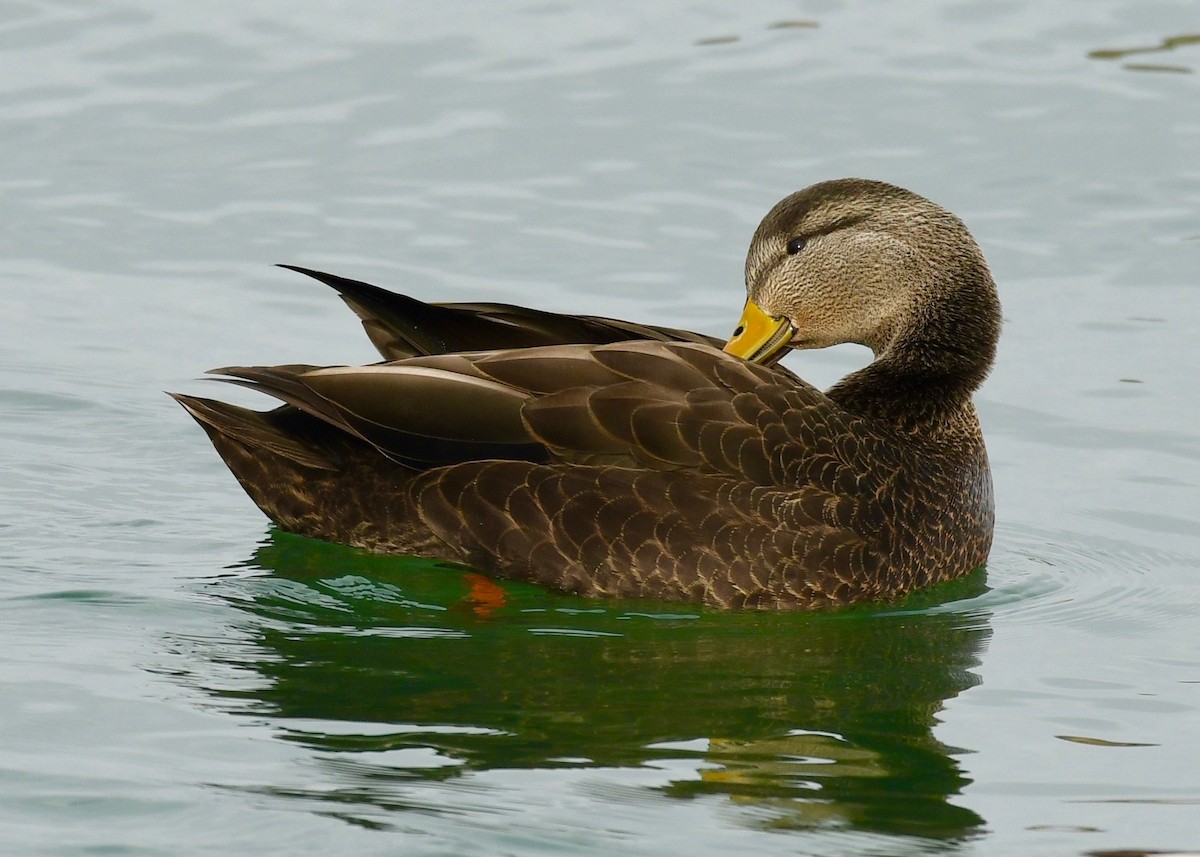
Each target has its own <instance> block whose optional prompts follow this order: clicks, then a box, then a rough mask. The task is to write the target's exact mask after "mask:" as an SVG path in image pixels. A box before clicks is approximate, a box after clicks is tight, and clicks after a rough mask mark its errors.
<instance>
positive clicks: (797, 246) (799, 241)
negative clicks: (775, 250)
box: [787, 235, 807, 256]
mask: <svg viewBox="0 0 1200 857" xmlns="http://www.w3.org/2000/svg"><path fill="white" fill-rule="evenodd" d="M806 243H807V242H806V241H805V239H804V236H802V235H797V236H796V237H795V238H793V239H792V240H791V241H789V242H788V243H787V254H788V255H789V256H795V255H796V254H797V253H799V252H800V251H801V250H803V249H804V245H805V244H806Z"/></svg>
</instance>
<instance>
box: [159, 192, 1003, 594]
mask: <svg viewBox="0 0 1200 857" xmlns="http://www.w3.org/2000/svg"><path fill="white" fill-rule="evenodd" d="M293 270H297V271H300V272H301V273H305V274H308V275H309V276H312V277H314V278H316V279H317V280H320V281H321V282H323V283H326V284H327V285H329V286H332V287H333V288H334V289H336V290H338V292H340V293H341V296H342V298H343V299H344V300H345V301H346V303H347V304H349V306H350V308H351V309H353V310H354V312H355V313H357V315H358V316H359V317H360V318H361V319H362V323H363V326H364V328H365V329H366V332H367V334H368V336H369V337H370V339H371V341H372V342H373V343H374V344H375V346H376V348H377V349H378V350H379V351H380V353H381V354H382V356H383V358H384V361H385V362H382V363H376V364H373V365H369V366H359V367H348V366H334V367H316V366H304V365H287V366H270V367H263V366H255V367H227V368H224V369H216V370H213V373H214V374H217V375H221V376H223V378H224V379H225V380H229V381H231V382H233V383H238V384H243V385H246V386H249V387H252V388H254V389H257V390H260V391H262V392H264V393H267V394H269V395H271V396H274V397H275V398H277V399H279V400H281V401H282V402H283V403H284V404H283V405H282V406H280V407H278V408H276V409H275V410H272V411H268V412H258V411H253V410H247V409H245V408H241V407H236V406H233V405H229V404H226V403H223V402H218V401H213V400H211V399H202V398H197V397H194V396H185V395H178V394H176V395H175V398H176V399H177V400H178V401H179V402H180V403H181V404H182V405H183V406H184V407H185V408H186V409H187V410H188V412H189V413H190V414H191V415H192V416H193V417H194V418H195V419H196V420H197V422H199V423H200V425H201V426H202V427H203V428H204V430H205V431H206V432H207V433H208V436H209V438H210V439H211V440H212V442H213V444H214V445H215V447H216V449H217V452H218V453H219V454H220V455H221V457H222V458H223V459H224V460H225V463H226V464H227V465H228V466H229V468H230V470H232V471H233V474H234V476H236V477H237V479H238V481H239V482H240V483H241V485H242V487H243V488H244V489H245V490H246V492H247V493H248V494H249V495H250V497H251V498H253V500H254V502H255V503H257V504H258V506H259V507H260V508H261V509H262V510H263V511H264V512H265V513H266V514H267V516H268V517H270V518H271V519H272V520H273V521H275V522H276V523H277V524H278V525H279V526H280V527H282V528H283V529H285V530H289V531H292V532H296V533H300V534H302V535H306V536H312V537H315V538H320V539H327V540H330V541H335V542H341V543H345V544H349V545H354V546H358V547H361V548H366V549H368V550H372V551H379V552H386V553H399V554H410V555H419V556H427V557H432V558H436V559H441V560H448V561H453V562H458V563H463V564H466V565H468V566H471V567H473V568H475V569H477V570H479V571H482V572H484V573H486V574H488V575H491V576H493V577H496V578H501V579H511V580H522V581H528V582H532V583H537V584H541V585H544V586H548V587H552V588H554V589H559V590H564V591H567V592H572V593H578V594H581V595H586V596H601V597H638V598H658V599H670V600H678V601H689V602H697V603H704V604H708V605H712V606H717V607H755V608H771V609H788V608H791V609H796V608H800V609H807V608H818V607H826V606H835V605H843V604H849V603H852V602H860V601H867V600H892V599H895V598H897V597H900V596H902V595H904V594H907V593H909V592H911V591H912V590H914V589H916V588H918V587H922V586H927V585H930V584H933V583H936V582H940V581H944V580H948V579H950V578H954V577H957V576H960V575H962V574H965V573H967V572H968V571H970V570H972V569H974V568H976V567H978V566H980V565H981V564H983V562H984V561H985V560H986V558H987V555H988V551H989V549H990V546H991V541H992V527H993V503H992V483H991V475H990V471H989V469H988V461H987V453H986V451H985V449H984V443H983V436H982V434H981V431H980V426H979V420H978V418H977V416H976V412H975V408H974V405H973V404H972V400H971V397H972V393H973V392H974V390H975V389H976V388H977V387H978V386H979V385H980V383H981V382H982V381H983V379H984V377H985V376H986V375H987V373H988V371H989V369H990V367H991V365H992V361H993V357H994V354H995V349H996V341H997V337H998V335H999V329H1000V306H999V301H998V299H997V296H996V289H995V285H994V283H993V281H992V277H991V274H990V273H989V271H988V268H987V264H986V262H985V261H984V258H983V255H982V253H981V252H980V250H979V247H978V246H977V245H976V243H975V241H974V239H973V238H972V237H971V235H970V233H969V232H968V231H967V228H966V227H965V226H964V225H963V223H962V222H961V221H960V220H959V219H958V218H957V217H955V216H954V215H953V214H951V213H949V212H948V211H946V210H944V209H942V208H941V207H939V206H937V205H935V204H934V203H932V202H930V201H929V200H926V199H924V198H922V197H920V196H918V195H916V194H914V193H911V192H909V191H906V190H903V189H901V188H898V187H895V186H893V185H889V184H885V183H882V182H876V181H866V180H862V179H841V180H836V181H829V182H823V183H821V184H817V185H813V186H812V187H809V188H807V189H805V190H802V191H799V192H797V193H794V194H792V195H790V196H788V197H786V198H785V199H783V200H782V201H781V202H779V203H778V204H777V205H776V206H775V207H774V208H773V209H772V210H771V211H770V212H769V213H768V214H767V216H766V217H765V218H764V219H763V221H762V223H761V225H760V226H759V227H758V229H757V231H756V232H755V234H754V237H753V240H752V241H751V244H750V250H749V253H748V256H747V260H746V290H747V300H746V305H745V309H744V312H743V315H742V319H741V321H740V323H739V324H738V326H737V329H736V331H735V333H734V335H733V337H732V338H731V339H730V340H729V342H728V343H727V344H725V347H724V350H722V349H721V347H720V346H721V343H720V341H719V340H714V339H712V338H710V337H706V336H702V335H699V334H695V333H690V332H687V331H683V330H675V329H671V328H665V327H657V326H652V325H640V324H634V323H630V322H625V321H618V320H615V319H606V318H596V317H590V316H568V315H559V314H554V313H547V312H540V311H537V310H533V309H525V308H521V307H515V306H507V305H497V304H426V303H422V302H420V301H417V300H414V299H412V298H409V297H405V296H402V295H398V294H394V293H392V292H389V291H386V290H384V289H380V288H378V287H375V286H371V285H368V284H366V283H360V282H356V281H354V280H348V279H344V278H341V277H337V276H333V275H330V274H324V273H320V272H317V271H309V270H305V269H301V268H294V269H293ZM843 342H854V343H859V344H862V345H866V346H868V347H869V348H870V349H871V350H872V351H873V352H874V355H875V357H874V360H873V362H872V363H870V364H869V365H868V366H866V367H865V368H863V369H861V370H859V371H857V372H854V373H853V374H851V375H849V376H847V377H846V378H844V379H843V380H842V381H840V382H839V383H838V384H836V385H835V386H833V387H832V388H831V389H830V390H829V391H828V392H824V393H823V392H821V391H820V390H818V389H816V388H815V387H813V386H811V385H809V384H807V383H805V382H804V381H802V380H800V379H799V378H797V377H796V376H795V375H793V374H792V373H791V372H790V371H788V370H787V369H785V368H783V367H780V366H777V365H776V362H777V361H778V359H779V358H780V357H781V356H782V355H783V354H784V353H785V352H786V351H787V350H788V349H794V348H822V347H825V346H829V345H834V344H837V343H843Z"/></svg>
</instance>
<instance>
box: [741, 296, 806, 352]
mask: <svg viewBox="0 0 1200 857" xmlns="http://www.w3.org/2000/svg"><path fill="white" fill-rule="evenodd" d="M795 335H796V328H794V327H793V326H792V323H791V322H790V321H788V320H787V319H786V318H784V317H782V316H780V317H778V318H776V317H773V316H769V315H767V314H766V313H765V312H763V311H762V309H760V308H759V306H758V304H756V303H755V302H754V301H752V300H750V299H749V298H747V299H746V308H745V309H744V310H742V318H741V320H740V321H739V322H738V326H737V330H735V331H734V332H733V336H732V337H730V339H729V341H728V342H726V343H725V351H726V352H728V353H729V354H733V355H734V356H736V357H741V358H744V359H746V360H749V361H750V362H751V363H762V364H764V365H767V366H770V365H771V364H772V363H775V362H777V361H778V360H779V359H780V358H781V357H783V353H784V349H785V348H787V344H788V342H790V341H791V339H792V337H793V336H795Z"/></svg>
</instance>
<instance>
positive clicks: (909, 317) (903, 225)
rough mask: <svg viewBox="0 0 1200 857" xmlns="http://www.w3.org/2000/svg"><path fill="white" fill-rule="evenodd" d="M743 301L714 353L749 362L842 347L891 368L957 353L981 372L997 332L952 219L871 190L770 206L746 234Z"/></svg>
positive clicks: (993, 309)
mask: <svg viewBox="0 0 1200 857" xmlns="http://www.w3.org/2000/svg"><path fill="white" fill-rule="evenodd" d="M746 292H747V300H746V308H745V311H744V313H743V315H742V318H741V321H740V322H739V324H738V327H737V329H736V330H735V331H734V335H733V337H732V338H731V339H730V340H729V343H728V344H727V345H726V346H725V350H726V351H728V352H730V353H732V354H736V355H738V356H740V357H744V358H746V359H748V360H752V361H755V362H759V363H768V364H769V363H774V362H775V361H777V360H778V359H779V358H780V357H782V356H783V354H784V353H785V352H786V349H788V348H823V347H825V346H829V345H836V344H839V343H843V342H854V343H859V344H861V345H866V346H868V347H869V348H871V349H872V351H874V352H875V355H876V358H877V359H878V358H884V357H890V358H892V359H894V360H896V361H897V362H901V361H917V362H924V363H930V361H932V362H938V361H942V360H945V359H950V360H951V362H954V361H955V359H956V358H955V354H958V356H959V357H960V358H961V357H964V353H968V354H966V356H967V357H969V358H970V359H969V360H963V361H962V362H964V364H965V363H967V362H970V363H974V364H979V365H978V366H975V367H973V368H976V369H981V370H982V373H986V371H987V366H989V365H990V364H991V360H992V356H993V354H994V352H995V343H996V338H997V336H998V333H999V302H998V300H997V298H996V292H995V286H994V284H993V282H992V278H991V275H990V273H989V272H988V269H987V264H986V263H985V262H984V259H983V254H982V253H981V252H980V250H979V247H978V245H976V243H975V240H974V239H973V238H972V237H971V234H970V233H969V232H968V231H967V228H966V227H965V226H964V225H963V223H962V221H960V220H959V219H958V218H957V217H955V216H954V215H953V214H951V213H950V212H948V211H946V210H945V209H943V208H941V207H940V206H938V205H935V204H934V203H932V202H930V201H929V200H927V199H925V198H923V197H920V196H918V195H916V194H915V193H911V192H910V191H907V190H904V189H903V188H899V187H895V186H894V185H889V184H886V183H884V182H878V181H867V180H864V179H838V180H835V181H828V182H822V183H821V184H816V185H813V186H812V187H809V188H806V189H805V190H802V191H799V192H797V193H794V194H792V195H791V196H788V197H786V198H785V199H783V200H781V201H780V202H779V203H778V204H777V205H776V206H775V207H774V208H772V209H771V211H770V212H769V213H768V214H767V216H766V217H765V218H763V221H762V223H761V224H760V225H759V227H758V230H757V231H756V232H755V233H754V238H753V240H752V241H751V244H750V251H749V253H748V255H747V257H746ZM943 352H948V353H943ZM929 368H932V366H930V367H929ZM946 368H953V367H949V366H948V367H946ZM962 368H963V369H966V368H967V367H966V366H965V365H964V366H963V367H962ZM980 380H982V375H981V376H980Z"/></svg>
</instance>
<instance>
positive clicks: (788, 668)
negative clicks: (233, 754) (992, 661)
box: [205, 533, 990, 839]
mask: <svg viewBox="0 0 1200 857" xmlns="http://www.w3.org/2000/svg"><path fill="white" fill-rule="evenodd" d="M246 565H247V567H248V568H250V569H261V570H262V571H264V572H267V573H266V574H249V575H237V576H234V577H231V578H224V579H221V580H218V581H216V582H215V583H214V584H213V586H214V588H215V590H216V592H217V594H218V595H219V597H221V598H222V599H224V600H226V601H228V602H230V603H231V604H233V605H235V606H236V607H237V608H238V609H239V610H242V611H244V612H245V614H246V616H247V621H246V623H245V628H244V631H245V633H246V634H248V635H249V636H250V638H251V642H252V645H250V646H246V645H244V644H242V645H239V646H237V647H224V648H222V651H220V652H219V653H215V654H214V659H215V660H218V661H220V662H221V663H222V664H223V665H234V666H236V667H237V668H238V669H239V670H240V671H248V672H249V673H250V674H251V677H253V679H254V681H252V682H245V683H240V684H242V688H241V689H237V690H234V689H230V688H229V686H228V683H223V687H221V688H217V687H209V688H205V690H206V691H207V692H208V693H210V694H212V695H214V696H216V697H218V698H220V699H222V700H224V701H225V702H227V703H228V704H229V705H231V706H234V707H236V708H239V709H242V710H245V706H246V704H247V703H249V705H250V707H251V708H252V709H253V710H254V711H255V712H256V713H264V714H267V715H268V716H270V717H271V718H272V719H273V722H274V723H275V725H276V726H277V727H278V728H280V729H281V730H282V731H283V735H284V737H286V738H288V739H289V740H292V741H295V742H298V743H300V744H303V745H305V746H308V747H310V748H311V749H313V750H316V751H321V754H322V756H323V758H325V759H327V760H328V759H333V760H334V761H333V763H332V764H333V767H334V768H336V769H337V771H338V776H339V777H345V778H346V779H347V780H348V782H347V788H346V789H345V790H341V791H338V792H337V793H336V794H332V793H331V794H328V795H327V797H328V799H331V800H340V801H364V802H367V803H373V804H375V805H377V806H381V807H385V808H386V807H388V806H389V801H388V798H387V793H386V784H387V783H388V782H389V781H391V782H396V781H402V782H406V783H410V784H411V783H412V782H414V781H419V780H421V779H424V780H440V781H449V780H451V779H452V778H456V777H463V776H467V775H469V774H470V772H473V771H488V770H498V769H522V768H523V769H531V768H547V767H566V766H581V765H582V766H606V767H613V766H616V767H620V766H624V767H645V766H651V767H654V766H662V767H664V768H666V769H668V770H670V771H672V772H675V771H678V772H679V775H678V776H677V777H675V776H674V775H672V777H671V780H670V783H669V785H667V786H665V789H664V791H665V792H666V794H668V795H672V796H677V797H681V798H686V797H693V796H698V795H720V796H725V797H726V798H727V799H729V800H731V801H733V802H735V803H738V804H745V805H750V806H752V807H753V808H755V809H757V810H759V811H757V812H754V813H752V814H751V815H752V816H753V818H754V819H755V820H756V821H755V822H752V823H764V824H767V825H769V826H773V827H809V826H814V825H826V824H838V825H845V826H849V827H851V828H854V829H860V830H865V831H874V832H880V833H894V834H913V835H920V836H926V837H935V838H939V839H948V838H949V839H957V838H960V837H964V836H968V835H970V834H971V833H972V832H974V831H975V830H976V829H977V828H979V827H980V826H981V825H982V824H983V820H982V819H981V818H980V817H979V816H978V815H976V814H975V813H974V812H972V811H971V810H969V809H966V808H963V807H961V806H958V805H956V804H954V803H951V799H952V798H953V797H954V796H955V795H958V794H959V792H960V791H961V789H962V788H963V786H964V785H965V784H966V782H967V780H966V779H965V778H964V776H963V775H962V773H961V771H960V769H959V768H958V766H957V764H956V763H955V761H954V756H955V755H956V754H957V753H960V752H962V751H959V750H955V749H953V748H950V747H947V746H945V745H943V744H941V743H940V742H939V741H938V740H937V739H936V738H935V737H934V736H933V732H932V728H933V726H934V725H935V724H936V723H937V712H938V711H939V710H940V708H941V707H942V705H943V703H944V702H945V700H947V699H949V698H951V697H954V696H956V695H957V694H958V693H960V692H962V691H964V690H966V689H967V688H970V687H971V686H973V685H974V684H976V683H977V682H978V677H977V676H976V675H975V674H973V673H972V672H971V670H972V668H974V667H975V666H977V664H978V662H979V661H978V659H979V654H980V652H981V650H982V648H983V646H984V645H985V642H986V639H987V637H988V635H989V633H990V631H989V628H988V625H987V616H986V615H983V614H980V613H979V612H970V613H968V612H961V611H960V612H955V611H953V610H948V609H944V610H937V609H926V608H932V607H933V606H934V604H935V603H936V602H935V601H929V602H927V603H926V604H925V605H924V606H923V605H921V604H915V603H913V602H911V601H910V602H907V603H906V604H905V605H904V606H903V607H902V608H897V609H889V610H874V611H868V610H856V611H848V612H838V613H826V614H774V613H771V614H767V613H716V612H704V611H695V610H691V609H688V608H681V607H680V606H678V605H669V606H668V605H663V604H656V603H649V604H648V603H645V602H610V601H604V602H595V601H585V600H581V599H576V598H571V597H568V596H564V595H557V594H553V593H547V592H545V591H543V590H539V589H536V588H533V587H525V586H520V585H510V584H505V585H504V586H503V589H500V588H497V587H495V585H494V584H491V583H490V582H488V581H482V582H481V579H480V578H478V577H477V576H476V575H473V574H471V573H470V572H467V571H465V570H463V569H459V568H454V567H450V566H445V565H439V564H435V563H431V562H427V561H420V560H411V559H402V558H385V557H375V556H370V555H366V554H363V553H360V552H357V551H354V550H351V549H348V548H343V547H338V546H335V545H328V544H324V543H320V542H314V541H311V540H307V539H303V538H299V537H295V536H290V535H287V534H283V533H274V534H273V535H272V536H271V538H270V540H269V541H268V542H267V543H265V544H264V545H262V546H261V547H260V548H259V550H258V551H257V552H256V554H255V556H254V557H253V559H252V560H251V561H249V562H248V563H247V564H246ZM984 588H985V587H984V582H983V576H982V573H977V574H976V575H973V576H971V577H970V578H968V579H967V580H965V581H960V582H959V583H957V584H954V585H953V589H952V590H950V589H946V588H941V589H939V590H938V591H936V592H935V593H933V594H932V596H929V595H927V596H926V597H927V598H931V599H937V600H940V601H946V600H949V599H952V598H955V599H956V598H964V597H970V596H973V595H976V594H979V593H981V592H982V591H983V589H984ZM665 611H670V612H665ZM247 687H250V688H252V689H247ZM304 796H305V797H307V798H313V797H326V796H319V795H304ZM763 819H767V821H765V822H764V821H762V820H763Z"/></svg>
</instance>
